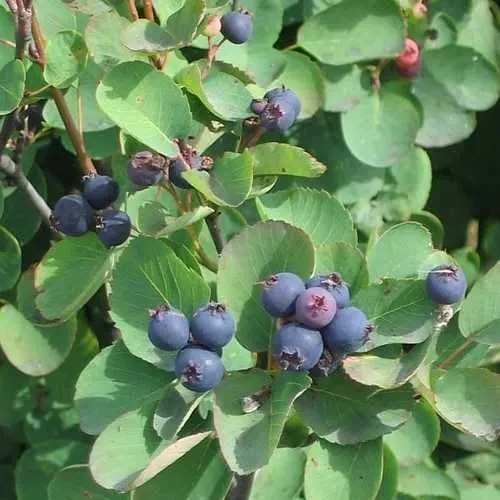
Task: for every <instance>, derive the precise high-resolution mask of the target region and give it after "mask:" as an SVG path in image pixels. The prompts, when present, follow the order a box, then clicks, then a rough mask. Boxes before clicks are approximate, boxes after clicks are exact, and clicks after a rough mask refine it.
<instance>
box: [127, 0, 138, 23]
mask: <svg viewBox="0 0 500 500" xmlns="http://www.w3.org/2000/svg"><path fill="white" fill-rule="evenodd" d="M127 6H128V10H129V12H130V17H131V18H132V21H137V19H139V12H138V10H137V7H136V5H135V0H127Z"/></svg>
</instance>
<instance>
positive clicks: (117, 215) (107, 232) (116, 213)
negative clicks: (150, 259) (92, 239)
mask: <svg viewBox="0 0 500 500" xmlns="http://www.w3.org/2000/svg"><path fill="white" fill-rule="evenodd" d="M131 227H132V225H131V223H130V218H129V216H128V215H127V214H126V213H125V212H122V211H121V210H115V209H114V208H106V209H105V210H103V211H102V212H101V213H100V214H99V216H98V217H97V226H96V232H97V236H98V237H99V239H100V240H101V241H102V242H103V243H104V244H105V245H106V246H107V247H108V248H109V247H116V246H118V245H121V244H122V243H124V242H125V241H127V238H128V237H129V236H130V230H131Z"/></svg>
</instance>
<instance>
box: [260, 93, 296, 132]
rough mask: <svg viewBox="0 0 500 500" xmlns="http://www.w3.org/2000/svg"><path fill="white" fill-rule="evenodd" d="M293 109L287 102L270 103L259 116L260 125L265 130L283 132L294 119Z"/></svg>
mask: <svg viewBox="0 0 500 500" xmlns="http://www.w3.org/2000/svg"><path fill="white" fill-rule="evenodd" d="M296 116H297V115H296V113H295V108H294V107H293V105H292V104H290V103H289V102H288V101H283V100H281V101H271V102H270V103H269V104H268V105H267V106H266V107H265V109H264V111H263V112H262V113H261V115H260V124H261V126H262V127H264V128H265V129H266V130H276V131H280V132H284V131H285V130H288V129H289V128H290V127H291V126H292V125H293V123H294V122H295V118H296Z"/></svg>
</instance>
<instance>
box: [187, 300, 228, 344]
mask: <svg viewBox="0 0 500 500" xmlns="http://www.w3.org/2000/svg"><path fill="white" fill-rule="evenodd" d="M234 331H235V325H234V319H233V316H232V314H231V313H230V312H229V311H228V310H227V308H226V306H225V305H224V304H221V303H220V302H209V303H208V304H206V305H205V306H203V307H200V308H199V309H198V310H197V311H196V312H195V313H194V315H193V318H192V319H191V334H192V335H193V339H194V340H195V342H198V343H199V344H202V345H205V346H207V347H213V348H217V347H223V346H225V345H226V344H227V343H229V341H230V340H231V339H232V338H233V336H234Z"/></svg>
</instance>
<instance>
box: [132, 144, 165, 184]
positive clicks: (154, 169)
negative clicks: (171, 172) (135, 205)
mask: <svg viewBox="0 0 500 500" xmlns="http://www.w3.org/2000/svg"><path fill="white" fill-rule="evenodd" d="M166 169H167V159H166V158H165V157H164V156H161V155H158V154H154V153H151V151H140V152H139V153H136V154H135V155H133V156H132V158H131V159H130V161H129V163H128V166H127V174H128V178H129V179H130V182H132V184H135V185H136V186H140V187H146V186H153V185H155V184H158V183H159V182H160V180H161V178H162V177H163V176H164V175H165V172H166Z"/></svg>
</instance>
